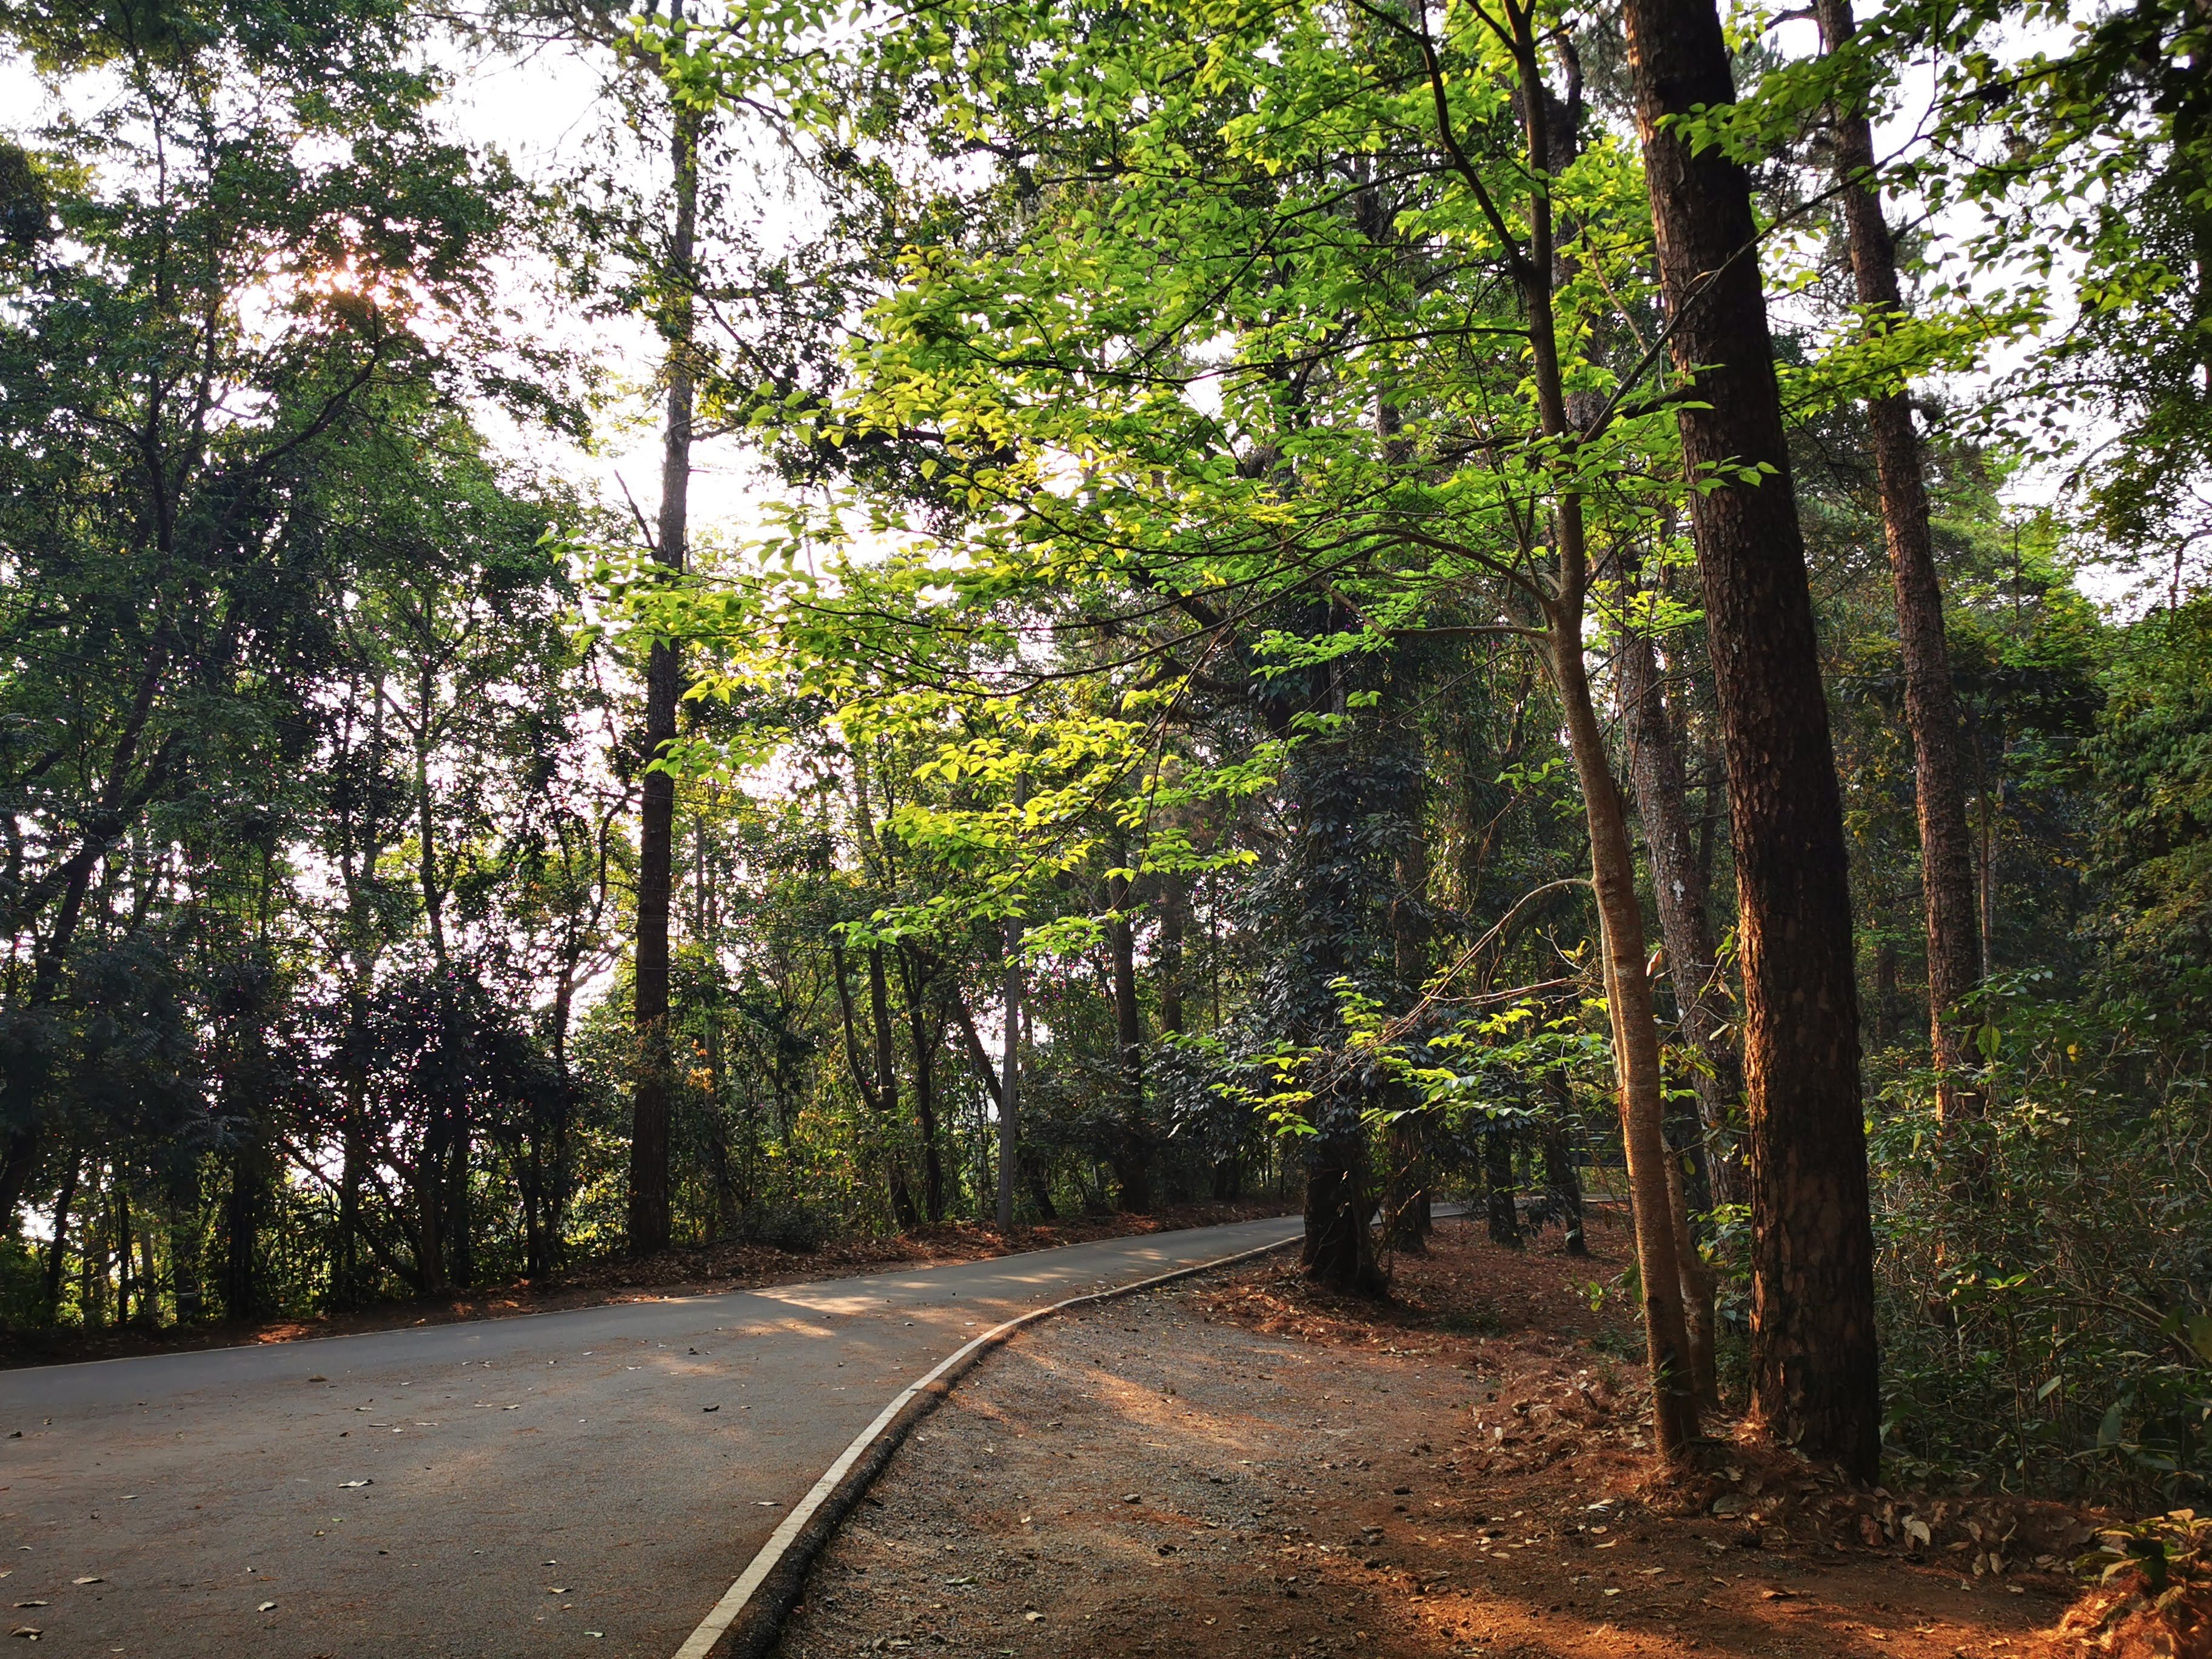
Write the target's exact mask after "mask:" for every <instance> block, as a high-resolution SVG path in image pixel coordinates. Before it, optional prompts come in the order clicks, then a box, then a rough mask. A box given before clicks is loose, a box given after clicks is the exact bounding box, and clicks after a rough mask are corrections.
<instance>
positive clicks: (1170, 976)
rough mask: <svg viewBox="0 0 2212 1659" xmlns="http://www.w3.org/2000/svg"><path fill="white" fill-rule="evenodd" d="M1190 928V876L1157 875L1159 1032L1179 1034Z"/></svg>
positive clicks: (1166, 1034) (1181, 1021)
mask: <svg viewBox="0 0 2212 1659" xmlns="http://www.w3.org/2000/svg"><path fill="white" fill-rule="evenodd" d="M1189 931H1190V878H1189V877H1188V876H1183V875H1177V874H1173V873H1170V874H1166V875H1163V876H1162V877H1161V878H1160V1034H1161V1035H1162V1036H1181V1035H1182V1026H1183V1012H1182V990H1183V986H1182V947H1183V939H1184V937H1185V936H1186V935H1187V934H1188V933H1189Z"/></svg>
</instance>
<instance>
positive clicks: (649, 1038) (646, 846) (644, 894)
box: [629, 0, 705, 1255]
mask: <svg viewBox="0 0 2212 1659" xmlns="http://www.w3.org/2000/svg"><path fill="white" fill-rule="evenodd" d="M683 16H684V0H669V18H670V21H672V22H680V21H683ZM669 102H670V113H671V138H670V140H669V151H670V155H669V159H670V161H671V165H672V167H673V169H674V174H675V207H676V222H675V225H674V227H673V229H672V232H671V236H670V240H669V251H668V252H669V261H668V263H669V269H668V271H667V273H666V280H667V283H668V291H669V297H668V300H667V302H666V304H665V306H664V307H663V314H662V317H661V333H662V336H663V337H665V339H666V341H667V343H668V351H667V359H666V362H667V369H666V373H667V378H668V408H667V418H666V424H665V431H664V435H663V443H662V447H661V464H660V522H659V528H658V538H657V544H656V545H655V547H654V549H653V556H654V557H655V558H657V559H658V560H659V562H660V563H661V564H662V565H663V566H664V567H665V568H668V569H670V570H672V571H680V570H682V569H683V568H684V560H685V557H686V555H687V551H688V548H689V544H690V507H691V413H692V388H693V363H692V360H691V350H692V342H693V338H694V336H695V313H696V293H695V286H694V283H695V279H694V274H693V270H692V258H693V254H694V251H695V244H696V238H697V231H698V222H699V141H700V137H701V136H702V130H703V124H704V119H705V118H704V117H703V116H702V114H701V113H700V112H699V111H698V109H697V108H696V106H694V105H692V104H690V103H689V102H687V101H685V100H681V99H678V97H676V96H675V94H674V90H673V88H671V95H670V100H669ZM682 699H683V665H682V664H681V663H680V662H679V661H678V658H677V652H676V647H675V646H674V645H672V644H671V643H670V642H669V641H665V640H663V641H656V642H655V643H654V645H653V653H652V655H651V656H650V657H649V658H648V659H647V662H646V670H645V751H646V757H647V760H649V761H650V760H656V759H659V758H660V757H663V756H665V754H666V752H667V749H668V745H669V744H671V743H672V742H673V741H674V740H675V738H676V711H677V708H678V705H679V703H680V702H682ZM675 842H676V780H675V779H674V778H673V777H671V775H668V774H667V773H666V772H662V771H648V772H647V773H646V775H645V778H644V782H643V785H642V787H641V796H640V803H639V810H638V834H637V957H636V967H635V982H636V990H635V1008H634V1013H633V1018H634V1019H635V1030H636V1037H637V1080H636V1086H635V1091H634V1093H633V1095H632V1100H631V1113H630V1145H629V1248H630V1249H631V1250H632V1251H634V1252H635V1253H637V1254H639V1255H643V1254H646V1253H647V1252H650V1251H653V1250H661V1249H666V1248H667V1247H668V1237H669V1233H668V1230H669V1200H668V1156H669V1154H668V1134H669V1115H670V1109H671V1100H672V1097H673V1096H674V1093H675V1086H674V1085H675V1078H674V1064H673V1060H672V1058H671V1054H670V1053H669V1046H668V910H669V902H670V895H671V887H672V884H673V878H674V862H675V850H676V849H675Z"/></svg>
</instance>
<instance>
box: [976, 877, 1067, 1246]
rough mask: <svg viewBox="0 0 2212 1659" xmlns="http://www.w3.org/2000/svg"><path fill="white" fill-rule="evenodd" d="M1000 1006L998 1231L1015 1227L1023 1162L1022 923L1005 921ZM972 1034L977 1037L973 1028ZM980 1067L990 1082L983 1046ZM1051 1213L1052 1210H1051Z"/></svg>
mask: <svg viewBox="0 0 2212 1659" xmlns="http://www.w3.org/2000/svg"><path fill="white" fill-rule="evenodd" d="M1000 1004H1001V1006H1003V1007H1004V1008H1005V1010H1006V1015H1005V1018H1006V1045H1005V1053H1004V1054H1003V1056H1002V1057H1001V1060H1000V1080H999V1210H998V1215H999V1230H1000V1231H1001V1232H1003V1231H1006V1229H1007V1228H1009V1227H1011V1226H1012V1225H1014V1166H1015V1165H1016V1164H1018V1163H1019V1162H1020V1161H1021V1118H1020V1113H1021V1097H1022V1089H1021V1082H1022V1078H1021V1070H1022V1066H1021V1030H1022V924H1021V920H1020V918H1019V917H1017V916H1008V917H1007V918H1006V976H1005V981H1004V988H1003V990H1002V992H1001V994H1000ZM969 1035H970V1036H971V1037H972V1036H973V1035H974V1029H973V1027H970V1028H969ZM975 1048H976V1054H977V1068H978V1070H980V1071H981V1073H982V1075H983V1076H984V1078H985V1079H988V1078H989V1077H990V1067H989V1066H988V1065H987V1064H984V1063H983V1061H982V1044H981V1043H980V1042H978V1043H977V1044H976V1045H975ZM1048 1213H1049V1208H1048Z"/></svg>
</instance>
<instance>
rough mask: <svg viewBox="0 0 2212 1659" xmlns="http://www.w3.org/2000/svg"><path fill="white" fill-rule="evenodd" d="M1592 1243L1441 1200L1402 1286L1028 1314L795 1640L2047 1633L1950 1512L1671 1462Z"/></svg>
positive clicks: (1222, 1291) (1193, 1642) (1295, 1286)
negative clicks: (1669, 1476)
mask: <svg viewBox="0 0 2212 1659" xmlns="http://www.w3.org/2000/svg"><path fill="white" fill-rule="evenodd" d="M1595 1244H1596V1255H1595V1258H1594V1259H1590V1260H1577V1259H1572V1258H1568V1257H1566V1256H1565V1255H1560V1254H1559V1253H1558V1246H1557V1240H1556V1236H1553V1238H1552V1239H1550V1240H1548V1241H1546V1242H1544V1243H1540V1244H1539V1246H1538V1247H1537V1248H1536V1249H1531V1250H1528V1251H1525V1252H1510V1251H1505V1250H1501V1249H1496V1248H1495V1247H1493V1246H1492V1245H1490V1244H1489V1243H1487V1242H1486V1241H1485V1240H1482V1239H1480V1238H1478V1237H1475V1235H1474V1227H1473V1225H1471V1224H1462V1223H1458V1222H1452V1223H1447V1224H1444V1226H1443V1232H1442V1236H1441V1237H1440V1238H1439V1240H1438V1241H1437V1248H1436V1249H1434V1250H1433V1251H1432V1253H1431V1255H1429V1256H1428V1257H1426V1258H1425V1259H1424V1258H1413V1257H1407V1258H1403V1259H1401V1262H1400V1264H1399V1266H1400V1273H1399V1291H1400V1293H1399V1299H1398V1303H1397V1304H1396V1305H1395V1307H1393V1308H1391V1309H1388V1310H1383V1313H1382V1314H1381V1316H1379V1317H1378V1316H1373V1315H1372V1314H1371V1313H1370V1311H1369V1310H1362V1309H1360V1308H1358V1307H1357V1306H1355V1305H1352V1304H1340V1303H1333V1302H1331V1301H1330V1299H1328V1298H1326V1297H1316V1296H1314V1295H1313V1294H1312V1293H1311V1292H1310V1289H1309V1288H1308V1287H1305V1286H1304V1282H1303V1280H1301V1279H1298V1277H1297V1274H1296V1273H1295V1270H1294V1268H1293V1267H1291V1266H1290V1265H1289V1264H1287V1263H1285V1262H1283V1261H1276V1260H1269V1261H1261V1262H1258V1263H1254V1264H1251V1265H1249V1266H1247V1267H1240V1268H1238V1269H1235V1270H1232V1271H1231V1272H1228V1273H1222V1274H1218V1275H1212V1276H1209V1277H1208V1278H1206V1279H1200V1280H1197V1281H1193V1282H1188V1283H1186V1284H1182V1285H1175V1286H1170V1287H1164V1288H1163V1289H1162V1290H1159V1291H1152V1292H1148V1293H1146V1294H1145V1295H1143V1296H1141V1297H1131V1298H1128V1299H1126V1300H1123V1301H1121V1302H1117V1303H1111V1304H1105V1305H1103V1306H1102V1307H1099V1308H1096V1309H1092V1310H1085V1311H1084V1312H1081V1313H1079V1314H1076V1315H1073V1316H1063V1317H1061V1318H1060V1319H1058V1320H1055V1321H1053V1322H1049V1323H1048V1324H1047V1325H1045V1326H1043V1327H1042V1328H1038V1329H1036V1330H1035V1331H1033V1332H1031V1333H1029V1334H1024V1336H1023V1337H1022V1338H1020V1339H1019V1340H1017V1341H1015V1342H1014V1343H1012V1345H1010V1346H1008V1347H1006V1349H1004V1350H1003V1351H1001V1352H999V1353H997V1354H994V1356H992V1357H991V1358H988V1359H987V1361H986V1362H985V1363H984V1364H982V1365H981V1367H979V1368H978V1369H977V1370H975V1372H974V1373H972V1374H971V1375H970V1376H969V1377H968V1378H967V1379H966V1380H964V1381H963V1383H961V1384H960V1386H959V1388H958V1389H956V1390H955V1391H954V1392H953V1394H952V1395H951V1396H950V1398H949V1399H948V1400H947V1401H946V1402H945V1404H944V1405H943V1406H942V1407H940V1408H939V1410H938V1411H937V1412H936V1413H935V1414H934V1415H933V1416H932V1417H931V1418H930V1419H927V1421H926V1422H925V1423H924V1424H923V1425H921V1428H920V1429H919V1430H918V1431H917V1432H916V1433H915V1436H914V1437H912V1439H911V1440H910V1441H909V1442H908V1444H907V1445H906V1446H905V1447H904V1448H903V1449H902V1450H901V1451H900V1453H899V1454H898V1455H897V1456H896V1458H895V1459H894V1460H893V1462H892V1463H891V1465H890V1468H889V1469H888V1470H887V1471H886V1472H885V1474H884V1477H883V1478H882V1479H881V1480H879V1481H878V1483H877V1486H876V1487H875V1488H874V1490H873V1491H872V1493H871V1494H870V1495H869V1497H868V1498H866V1500H864V1502H863V1503H862V1504H861V1505H860V1508H859V1509H858V1510H856V1511H855V1512H854V1516H853V1518H852V1519H851V1521H849V1522H848V1524H847V1526H846V1528H845V1529H844V1531H843V1532H842V1534H840V1536H839V1537H838V1538H837V1540H836V1541H834V1542H833V1543H832V1544H831V1546H830V1547H829V1549H828V1550H827V1551H826V1552H825V1553H824V1554H823V1558H822V1559H821V1560H820V1561H819V1562H818V1563H817V1566H816V1569H815V1571H814V1574H813V1576H812V1577H811V1581H810V1583H809V1586H808V1589H807V1590H806V1592H805V1596H804V1599H803V1600H802V1602H801V1604H800V1607H799V1611H798V1612H797V1613H796V1614H795V1615H794V1616H793V1620H792V1621H791V1622H790V1624H789V1625H788V1626H787V1628H786V1631H785V1633H784V1637H783V1641H782V1644H781V1650H780V1651H781V1654H782V1655H783V1656H784V1659H829V1656H843V1655H850V1654H858V1653H883V1652H894V1651H896V1652H906V1651H914V1652H926V1653H945V1654H974V1655H979V1656H1009V1655H1012V1656H1024V1655H1031V1654H1036V1655H1045V1654H1052V1655H1093V1654H1096V1655H1102V1656H1103V1655H1127V1654H1134V1655H1146V1656H1155V1655H1157V1656H1185V1655H1188V1656H1205V1659H1246V1656H1251V1659H1258V1656H1269V1659H1278V1656H1304V1655H1322V1654H1372V1655H1376V1656H1394V1659H1395V1656H1417V1655H1418V1656H1429V1655H1442V1654H1451V1655H1464V1656H1468V1659H1601V1656H1602V1659H1617V1656H1620V1655H1621V1654H1623V1653H1635V1654H1650V1655H1655V1656H1660V1655H1663V1656H1674V1655H1681V1656H1687V1655H1691V1654H1696V1655H1698V1656H1700V1659H1705V1656H1711V1655H1741V1656H1744V1659H1753V1656H1758V1659H1796V1656H1803V1659H1814V1656H1822V1659H1825V1656H1837V1659H1841V1656H1845V1655H1850V1656H1865V1655H1875V1654H1894V1655H1903V1656H1911V1659H1951V1656H1959V1655H1974V1656H1982V1655H1990V1656H2003V1659H2018V1656H2021V1655H2023V1654H2029V1653H2035V1652H2039V1651H2042V1650H2044V1649H2045V1647H2046V1645H2047V1644H2046V1642H2045V1638H2041V1637H2039V1635H2038V1634H2037V1632H2039V1631H2040V1630H2043V1629H2045V1628H2047V1627H2048V1626H2051V1624H2052V1623H2053V1622H2054V1621H2055V1620H2056V1619H2057V1616H2058V1614H2059V1613H2060V1612H2061V1611H2062V1609H2063V1607H2064V1605H2065V1602H2066V1601H2068V1600H2069V1598H2070V1595H2071V1591H2072V1587H2071V1585H2070V1584H2069V1583H2067V1582H2066V1581H2065V1580H2063V1579H2062V1578H2060V1577H2057V1576H2055V1575H2053V1574H2051V1573H2050V1572H2047V1571H2038V1570H2037V1569H2036V1568H2035V1566H2034V1565H2033V1561H2032V1560H2029V1559H2009V1560H2005V1559H2001V1560H2000V1561H1999V1563H1998V1565H1996V1566H1995V1567H1993V1568H1991V1569H1990V1571H1987V1572H1985V1573H1984V1572H1983V1571H1980V1570H1979V1568H1978V1566H1977V1568H1976V1570H1974V1571H1969V1570H1968V1569H1967V1566H1966V1554H1965V1553H1964V1552H1965V1550H1966V1545H1965V1544H1964V1543H1963V1542H1960V1544H1958V1545H1957V1546H1956V1547H1954V1546H1953V1545H1952V1544H1951V1543H1950V1542H1948V1541H1947V1535H1946V1534H1945V1533H1944V1531H1943V1530H1942V1528H1941V1526H1940V1525H1939V1526H1938V1528H1937V1529H1936V1531H1935V1534H1934V1536H1933V1538H1932V1539H1930V1540H1923V1539H1921V1538H1920V1537H1918V1536H1917V1534H1913V1533H1912V1532H1911V1530H1909V1529H1907V1530H1905V1532H1903V1533H1901V1534H1899V1541H1898V1542H1896V1543H1893V1542H1892V1541H1890V1540H1889V1538H1888V1536H1887V1532H1885V1530H1884V1528H1885V1526H1886V1525H1887V1527H1888V1529H1889V1530H1892V1531H1893V1530H1895V1529H1896V1528H1895V1527H1894V1518H1895V1510H1896V1509H1897V1503H1896V1501H1894V1500H1893V1501H1892V1504H1891V1507H1892V1512H1893V1514H1892V1522H1889V1523H1885V1522H1883V1521H1882V1519H1881V1515H1882V1510H1881V1504H1882V1502H1883V1500H1884V1499H1886V1498H1887V1494H1880V1495H1875V1496H1871V1497H1867V1496H1853V1497H1851V1498H1849V1499H1845V1498H1838V1497H1836V1496H1834V1495H1833V1494H1832V1493H1829V1492H1826V1488H1824V1487H1823V1486H1822V1483H1821V1482H1820V1481H1819V1480H1814V1479H1812V1478H1809V1477H1810V1472H1808V1471H1805V1470H1802V1469H1797V1470H1777V1469H1776V1468H1772V1467H1765V1468H1761V1467H1759V1466H1758V1465H1757V1464H1756V1463H1754V1462H1753V1461H1752V1459H1751V1458H1750V1457H1749V1456H1748V1455H1745V1456H1742V1457H1735V1455H1734V1454H1732V1453H1730V1452H1729V1450H1728V1449H1726V1447H1725V1446H1723V1448H1721V1449H1719V1452H1718V1455H1717V1456H1716V1458H1715V1459H1714V1460H1713V1461H1714V1462H1716V1465H1717V1468H1718V1470H1719V1472H1718V1473H1717V1474H1714V1475H1713V1476H1711V1481H1712V1483H1713V1485H1712V1487H1711V1495H1709V1494H1708V1492H1707V1490H1705V1489H1699V1490H1697V1491H1694V1492H1687V1493H1686V1492H1680V1491H1663V1490H1654V1489H1652V1488H1651V1487H1650V1486H1649V1485H1648V1484H1647V1482H1648V1470H1649V1465H1648V1458H1647V1455H1646V1453H1645V1451H1644V1443H1643V1439H1642V1421H1643V1419H1642V1414H1641V1401H1640V1400H1639V1395H1638V1390H1639V1388H1640V1385H1641V1378H1640V1370H1639V1368H1638V1367H1637V1366H1636V1365H1634V1364H1632V1362H1630V1361H1629V1360H1627V1359H1626V1358H1622V1357H1621V1354H1622V1352H1623V1351H1624V1350H1625V1349H1626V1348H1627V1347H1628V1346H1629V1345H1628V1343H1627V1342H1626V1332H1624V1331H1622V1330H1620V1329H1618V1328H1614V1327H1613V1325H1612V1324H1610V1323H1609V1322H1608V1321H1607V1319H1605V1318H1602V1317H1601V1316H1598V1315H1596V1314H1594V1313H1593V1312H1592V1311H1591V1310H1590V1307H1589V1300H1588V1297H1587V1296H1586V1294H1584V1292H1583V1286H1584V1285H1587V1284H1588V1283H1589V1282H1590V1281H1592V1280H1600V1281H1601V1280H1603V1279H1607V1278H1610V1277H1611V1276H1612V1275H1613V1274H1614V1273H1617V1272H1618V1271H1619V1269H1620V1253H1621V1250H1622V1249H1623V1246H1624V1245H1625V1239H1623V1238H1622V1237H1621V1236H1620V1234H1619V1233H1618V1232H1611V1233H1601V1234H1600V1235H1599V1236H1598V1237H1597V1238H1596V1240H1595ZM1732 1460H1733V1461H1732ZM1730 1471H1733V1474H1731V1473H1730ZM1801 1477H1804V1478H1801ZM1731 1480H1733V1483H1734V1484H1733V1485H1730V1484H1729V1482H1730V1481H1731ZM1762 1492H1764V1493H1765V1496H1764V1497H1762V1496H1760V1494H1761V1493H1762ZM1908 1507H1909V1506H1908ZM1716 1509H1717V1510H1719V1511H1721V1512H1720V1513H1718V1514H1716V1513H1714V1512H1713V1511H1714V1510H1716ZM1670 1511H1673V1513H1670ZM1918 1513H1921V1514H1923V1515H1930V1516H1932V1515H1933V1514H1934V1513H1935V1511H1934V1510H1931V1509H1930V1508H1929V1506H1928V1505H1926V1504H1922V1505H1921V1506H1920V1510H1919V1511H1918ZM1868 1516H1871V1521H1870V1522H1868V1521H1866V1520H1865V1517H1868ZM1954 1520H1956V1521H1957V1522H1958V1524H1959V1526H1960V1527H1965V1526H1966V1525H1968V1524H1969V1523H1970V1522H1971V1523H1972V1524H1974V1525H1978V1524H1980V1523H1979V1522H1972V1518H1971V1517H1969V1516H1965V1515H1964V1513H1963V1512H1961V1514H1960V1516H1955V1517H1954ZM1869 1526H1870V1527H1871V1528H1872V1531H1873V1533H1874V1535H1875V1540H1876V1541H1875V1542H1869V1541H1868V1538H1867V1532H1868V1528H1869ZM2008 1547H2009V1546H2008ZM1974 1559H1975V1561H1976V1562H1977V1564H1978V1563H1979V1562H1980V1560H1981V1555H1980V1553H1979V1551H1978V1549H1977V1551H1976V1554H1975V1558H1974Z"/></svg>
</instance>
